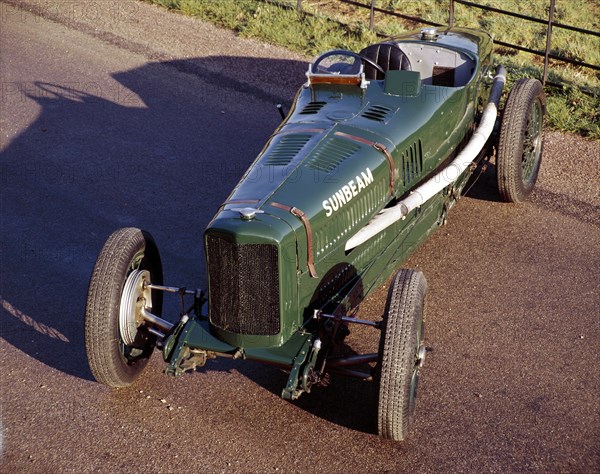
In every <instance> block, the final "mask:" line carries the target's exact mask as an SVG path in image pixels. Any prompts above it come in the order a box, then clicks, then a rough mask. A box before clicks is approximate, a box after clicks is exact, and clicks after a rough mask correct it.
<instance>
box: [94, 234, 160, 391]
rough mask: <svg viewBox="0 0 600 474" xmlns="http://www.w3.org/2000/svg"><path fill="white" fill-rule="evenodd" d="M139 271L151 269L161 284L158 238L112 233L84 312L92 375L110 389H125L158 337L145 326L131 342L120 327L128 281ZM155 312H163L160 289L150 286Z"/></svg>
mask: <svg viewBox="0 0 600 474" xmlns="http://www.w3.org/2000/svg"><path fill="white" fill-rule="evenodd" d="M135 270H147V271H148V272H149V273H150V279H151V282H152V283H156V284H162V281H163V280H162V264H161V260H160V255H159V252H158V249H157V247H156V244H155V243H154V239H153V238H152V236H151V235H150V234H148V233H147V232H144V231H142V230H140V229H135V228H131V227H130V228H124V229H120V230H118V231H116V232H114V233H113V234H112V235H111V236H110V237H109V238H108V240H107V241H106V244H104V247H103V248H102V251H101V252H100V255H98V259H97V260H96V265H95V266H94V271H93V273H92V277H91V279H90V284H89V289H88V297H87V305H86V312H85V348H86V352H87V358H88V362H89V365H90V369H91V371H92V374H93V375H94V377H95V378H96V380H98V382H101V383H104V384H106V385H108V386H110V387H115V388H120V387H127V386H129V385H131V384H132V383H133V381H134V380H135V379H136V378H137V376H138V375H139V374H140V373H141V371H142V370H143V369H144V367H145V366H146V364H147V363H148V360H149V358H150V356H151V355H152V352H153V350H154V346H155V344H156V337H155V336H153V335H152V334H151V333H150V332H149V331H148V328H147V327H146V326H145V325H144V324H141V325H140V326H139V327H138V328H137V332H136V333H135V341H134V342H133V343H131V344H130V345H127V344H125V343H124V342H123V338H122V335H121V330H120V328H119V315H120V307H121V297H122V294H123V289H124V286H125V282H126V281H127V279H128V277H129V275H130V274H132V272H134V271H135ZM151 296H152V313H154V314H156V315H157V316H160V315H161V312H162V292H160V291H155V290H152V292H151Z"/></svg>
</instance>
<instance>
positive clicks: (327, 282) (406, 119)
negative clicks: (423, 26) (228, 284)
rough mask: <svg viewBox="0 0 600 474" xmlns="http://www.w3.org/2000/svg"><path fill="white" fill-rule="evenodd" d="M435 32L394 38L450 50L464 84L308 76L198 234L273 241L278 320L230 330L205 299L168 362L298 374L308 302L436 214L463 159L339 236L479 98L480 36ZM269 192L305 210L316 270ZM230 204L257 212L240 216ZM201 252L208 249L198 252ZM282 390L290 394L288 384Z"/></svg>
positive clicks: (302, 233) (344, 282) (410, 243)
mask: <svg viewBox="0 0 600 474" xmlns="http://www.w3.org/2000/svg"><path fill="white" fill-rule="evenodd" d="M440 33H441V34H440V35H439V37H438V38H437V41H435V42H433V43H432V42H431V41H423V40H421V39H420V35H418V34H410V35H406V36H403V37H399V38H395V39H394V41H397V42H398V43H399V45H400V47H401V48H403V47H405V46H406V47H407V48H408V49H410V50H411V51H416V50H418V49H419V48H420V47H421V45H424V48H425V51H424V54H435V50H436V49H438V50H439V49H442V50H444V49H445V50H448V51H450V52H452V51H458V52H460V54H461V55H462V57H465V58H467V59H468V64H469V65H470V66H471V71H470V72H469V78H468V80H467V81H466V83H465V84H464V85H461V86H453V87H449V86H441V85H433V84H431V83H427V82H428V81H425V80H422V79H421V75H420V73H419V72H418V71H415V70H414V69H415V68H413V71H389V72H388V73H387V75H386V78H385V80H371V81H370V82H369V83H368V85H366V87H360V86H357V85H341V84H312V85H309V84H308V83H307V84H306V85H305V86H303V87H302V88H301V89H300V91H299V92H298V94H297V96H296V99H295V101H294V104H293V107H292V109H291V110H290V112H289V114H288V116H287V117H286V119H285V120H284V121H283V123H282V124H281V125H280V126H279V127H278V129H277V130H276V131H275V133H274V134H273V135H272V136H271V138H270V139H269V141H268V142H267V144H266V145H265V147H264V148H263V150H262V151H261V153H260V154H259V156H258V158H257V159H256V160H255V162H254V163H253V164H252V165H251V166H250V168H249V169H248V171H247V172H246V173H245V175H244V176H243V177H242V179H241V181H240V182H239V184H238V185H237V186H236V188H235V189H234V190H233V192H232V193H231V195H230V197H229V198H228V200H227V201H226V203H225V204H224V205H223V206H222V207H221V208H220V209H219V211H218V212H217V214H216V215H215V217H214V218H213V220H212V221H211V222H210V224H209V226H208V227H207V229H206V231H205V239H206V238H208V237H209V236H214V237H218V238H221V239H225V240H227V241H229V242H232V243H234V244H236V245H245V244H261V243H262V244H273V245H275V246H276V247H277V249H278V271H279V282H278V283H279V317H280V331H279V332H278V334H276V335H273V334H271V335H253V334H237V333H235V332H231V331H228V330H226V329H224V328H220V327H217V326H215V325H213V324H211V323H210V319H209V318H210V314H211V313H210V305H211V302H210V300H209V305H208V307H209V312H208V316H209V318H207V320H205V321H201V320H200V319H198V318H191V319H190V320H189V321H187V322H185V324H180V326H179V327H178V328H177V329H176V330H175V331H174V332H173V333H172V335H171V337H170V338H169V339H167V341H166V344H165V349H164V356H165V359H166V360H167V361H168V362H170V364H171V365H170V369H171V372H172V373H176V372H177V367H179V366H181V362H182V360H184V359H185V355H186V354H187V352H186V351H184V349H185V348H188V349H202V350H206V351H209V352H214V353H217V354H236V355H237V356H240V357H245V358H250V359H257V360H262V361H266V362H270V363H275V364H277V365H281V366H287V367H290V368H291V369H292V372H293V371H294V370H295V371H296V380H297V377H298V373H299V371H300V367H302V365H303V364H305V363H306V361H307V360H308V357H309V355H310V351H309V350H308V349H309V346H310V343H311V341H312V338H313V337H314V327H313V325H314V323H313V320H312V315H313V312H314V310H315V309H322V310H324V311H326V312H330V313H334V314H347V313H349V312H351V311H352V310H353V309H355V307H356V306H357V305H358V304H359V303H360V301H361V300H362V299H363V298H364V297H365V296H366V295H367V294H368V293H369V292H370V291H372V290H373V289H375V288H376V287H377V286H378V285H379V284H381V283H382V282H383V281H385V280H386V279H387V278H388V277H389V275H390V274H391V272H392V271H393V270H394V269H396V268H397V267H398V266H399V265H400V264H402V262H403V261H405V260H406V258H407V257H408V256H409V255H410V254H411V252H413V251H414V250H415V249H416V248H417V246H418V245H419V244H420V243H422V242H423V241H424V240H425V239H426V237H427V236H428V235H429V234H430V233H431V232H432V231H433V230H434V229H436V228H437V227H438V226H439V225H441V224H442V223H443V222H444V220H445V218H446V212H447V210H448V209H449V208H450V207H451V206H452V204H453V203H454V201H455V200H456V199H457V198H458V196H459V195H460V191H461V189H462V187H463V186H464V185H465V184H466V182H467V180H468V178H469V176H470V173H471V172H472V170H471V169H469V170H467V171H466V172H465V173H463V175H462V176H461V177H460V178H459V179H458V180H457V181H456V183H455V184H454V185H453V186H449V187H447V188H446V189H444V190H443V191H442V192H441V193H439V194H438V195H436V196H435V197H434V198H432V199H431V200H429V201H428V202H427V203H426V204H425V205H423V206H422V207H420V208H418V209H416V210H414V211H412V212H411V213H410V214H409V215H408V216H407V217H406V218H405V219H403V220H401V221H398V222H397V223H396V224H394V225H392V226H390V227H388V228H387V229H385V230H384V231H382V232H381V233H379V234H378V235H376V236H375V237H373V238H371V239H370V240H368V241H367V242H365V243H363V244H361V245H359V246H358V247H356V248H354V249H352V250H350V251H346V250H345V244H346V242H347V241H348V239H349V238H350V237H351V236H352V235H354V234H355V233H356V232H357V231H358V230H360V229H361V228H362V227H363V226H365V225H366V224H367V223H368V222H369V220H370V219H371V218H372V217H373V216H375V215H376V214H377V213H378V212H379V211H381V210H382V209H384V208H385V207H387V206H391V205H393V204H395V203H396V202H397V201H398V200H399V199H401V198H402V197H403V196H405V195H407V194H408V193H410V191H411V190H412V189H413V188H415V187H416V186H418V185H419V184H422V183H423V181H425V180H426V179H427V177H428V176H432V175H433V174H435V173H436V172H437V171H440V170H441V169H442V168H443V167H444V166H445V165H446V164H447V163H448V162H449V161H450V160H451V159H452V158H453V156H455V154H456V153H457V151H458V150H460V148H461V146H462V145H464V143H465V142H466V140H467V139H468V138H469V136H470V132H471V131H472V130H473V128H474V126H475V124H476V122H477V119H478V114H479V112H480V110H481V106H482V105H483V104H485V102H486V101H487V96H488V94H489V86H490V84H491V77H490V76H491V75H490V68H491V51H492V41H491V39H490V37H489V36H488V35H487V34H485V33H482V32H479V31H476V30H467V29H458V28H455V29H451V30H447V31H444V32H440ZM411 48H412V49H411ZM411 60H412V61H417V59H415V58H411ZM349 137H350V138H349ZM357 138H358V139H357ZM360 139H362V141H361V140H360ZM373 143H378V144H381V145H384V146H385V148H386V149H387V150H388V151H389V153H390V155H391V157H392V159H393V180H392V179H391V176H390V164H389V162H388V159H387V158H386V154H385V153H384V152H382V151H381V149H378V148H376V147H374V146H372V144H373ZM449 172H451V170H449ZM392 181H393V186H391V187H390V183H391V182H392ZM273 203H279V204H282V205H284V207H285V206H289V207H295V208H297V209H300V210H301V211H303V212H304V213H305V215H306V218H307V219H308V221H309V223H310V229H311V233H312V252H313V258H314V269H315V270H316V274H317V275H318V276H317V277H316V278H315V277H314V276H313V275H311V272H310V271H309V266H308V262H309V255H308V247H307V242H308V239H307V232H306V227H305V223H304V222H303V221H302V220H301V219H300V218H298V217H297V216H296V215H294V214H292V213H291V212H289V210H286V209H285V208H283V209H282V208H279V207H274V206H273V205H272V204H273ZM240 207H251V208H254V209H257V210H259V211H262V213H260V212H259V213H257V214H256V215H255V216H254V217H253V218H251V219H243V218H242V217H241V215H240V212H239V208H240ZM336 208H337V209H336ZM210 259H211V254H210V252H208V251H207V263H210ZM209 266H210V265H208V267H209ZM213 277H214V275H211V274H210V272H209V275H208V285H209V294H210V292H211V291H213V294H214V292H215V291H218V288H216V287H212V288H211V285H213V284H214V281H215V280H214V278H213ZM260 297H261V295H256V298H260ZM188 352H189V351H188ZM291 379H292V377H291V378H290V380H291ZM291 383H292V384H293V381H292V382H291ZM287 389H288V390H289V391H290V392H289V393H288V395H290V394H291V392H293V390H294V387H288V388H287ZM284 392H285V391H284ZM290 398H294V397H293V395H290Z"/></svg>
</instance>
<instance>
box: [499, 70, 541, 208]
mask: <svg viewBox="0 0 600 474" xmlns="http://www.w3.org/2000/svg"><path fill="white" fill-rule="evenodd" d="M545 106H546V99H545V95H544V88H543V87H542V84H541V83H540V81H538V80H536V79H520V80H519V81H517V82H516V83H515V85H514V87H513V89H512V90H511V92H510V94H509V96H508V100H507V102H506V107H505V108H504V116H503V118H502V126H501V128H500V139H499V141H498V154H497V157H496V171H497V179H498V191H499V193H500V197H501V198H502V199H503V200H504V201H507V202H522V201H524V200H525V199H526V198H527V197H528V196H529V194H531V191H533V188H534V186H535V183H536V181H537V177H538V173H539V170H540V165H541V162H542V152H543V147H544V137H543V128H544V114H545Z"/></svg>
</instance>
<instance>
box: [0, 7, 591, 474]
mask: <svg viewBox="0 0 600 474" xmlns="http://www.w3.org/2000/svg"><path fill="white" fill-rule="evenodd" d="M19 4H20V5H22V6H25V7H27V8H29V9H30V10H31V9H32V10H33V11H31V12H28V11H27V9H19V8H17V7H16V6H15V5H19ZM0 7H1V17H0V33H1V38H0V41H1V44H0V47H1V48H0V74H1V85H2V91H1V92H2V94H1V104H0V107H1V109H0V110H1V112H0V113H1V117H0V126H1V137H0V166H1V168H0V173H1V193H2V194H1V197H2V209H1V216H2V221H1V231H2V236H1V251H2V253H1V267H0V277H1V291H0V306H1V308H0V353H1V367H0V368H1V372H0V375H1V381H0V382H1V389H0V390H1V397H0V399H1V408H0V419H1V433H2V437H1V438H0V440H1V441H0V443H1V444H0V449H1V450H2V454H1V456H2V460H1V465H0V470H1V471H2V472H7V473H8V472H52V473H54V472H77V473H80V472H92V471H94V472H127V473H152V472H161V473H165V472H276V471H280V472H328V473H329V472H334V473H342V472H344V473H359V472H412V471H420V472H499V473H504V472H574V473H592V472H600V396H599V395H598V394H600V370H599V364H598V363H599V353H600V312H599V307H600V298H599V296H598V293H599V291H598V281H600V269H599V268H600V266H599V260H600V258H599V257H600V212H599V211H600V196H599V190H600V170H599V160H600V157H599V155H600V147H599V144H598V142H592V141H587V140H584V139H581V138H577V137H572V136H566V135H560V134H558V133H549V134H548V135H547V140H546V150H545V155H544V163H543V165H542V171H541V175H540V178H539V183H538V187H537V189H536V192H535V194H534V195H533V196H532V199H531V200H530V201H529V202H527V203H526V204H524V205H521V206H514V205H507V204H503V203H500V202H499V201H498V195H497V193H496V191H495V189H494V181H493V179H494V178H493V173H491V174H486V175H485V176H484V177H483V178H482V179H481V180H480V181H479V182H478V183H477V184H476V186H475V187H474V188H473V189H472V190H471V192H470V193H469V195H467V196H466V197H465V198H464V199H462V200H461V201H460V202H459V204H458V205H457V206H456V207H455V208H454V209H453V210H452V212H451V215H450V221H449V223H448V225H446V226H445V227H443V228H441V229H440V230H438V231H437V232H436V233H435V234H434V235H433V236H432V238H431V239H430V240H429V241H428V242H426V243H425V244H424V245H423V246H422V247H421V248H420V249H419V250H418V251H417V252H416V253H415V254H414V255H413V256H412V257H411V259H410V261H409V262H408V263H407V266H411V267H416V268H420V269H422V270H423V271H424V272H425V274H426V276H427V279H428V281H429V290H430V291H429V295H428V302H427V340H428V345H429V347H430V348H431V351H430V352H429V354H428V358H427V362H426V367H425V369H424V371H423V376H422V379H421V385H420V387H419V388H420V392H419V398H418V406H417V420H416V425H415V428H414V431H413V432H412V434H411V437H410V438H409V439H408V440H407V441H405V442H403V443H393V442H388V441H384V440H381V439H379V438H378V437H377V436H376V435H374V429H375V424H374V420H373V418H372V409H373V405H372V403H373V399H372V395H371V394H372V392H371V390H372V386H371V385H370V384H368V383H363V382H359V381H354V380H347V379H341V378H335V377H334V378H332V380H331V384H330V385H329V386H328V387H324V388H319V389H315V390H314V391H313V393H312V394H310V395H308V396H305V397H303V398H301V399H300V400H299V401H298V402H294V403H290V402H287V401H285V400H283V399H281V398H280V396H279V394H280V392H281V388H282V387H283V385H284V384H285V381H286V374H285V373H284V372H282V371H280V370H278V369H276V368H272V367H265V366H262V365H259V364H253V363H242V362H233V361H228V360H217V361H213V362H211V363H209V364H208V365H207V366H206V367H205V368H203V369H199V370H197V371H196V372H195V373H192V374H186V375H185V376H183V377H181V378H178V379H173V378H170V377H168V376H166V375H165V374H163V373H162V369H163V364H162V361H161V358H160V356H159V355H158V354H156V355H155V356H154V357H153V359H152V360H151V363H150V364H149V367H148V369H147V370H146V372H145V373H144V375H143V377H142V378H141V379H140V380H139V383H136V385H135V386H133V387H132V388H130V389H125V390H118V391H113V390H110V389H108V388H107V387H104V386H102V385H100V384H98V383H97V382H95V381H94V380H93V379H92V377H91V374H90V372H89V369H88V366H87V362H86V359H85V352H84V344H83V313H84V306H85V298H86V291H87V284H88V278H89V275H90V272H91V270H92V267H93V264H94V261H95V258H96V255H97V254H98V252H99V250H100V248H101V247H102V245H103V243H104V241H105V239H106V238H107V236H108V235H109V234H110V233H111V232H112V231H113V230H115V229H117V228H119V227H123V226H137V227H141V228H144V229H147V230H149V231H150V232H152V233H153V235H154V236H155V238H156V240H157V242H158V245H159V247H160V249H161V252H162V257H163V261H164V266H165V277H166V281H167V282H168V283H169V284H172V285H186V286H188V287H195V286H198V287H202V286H203V285H204V281H205V277H204V264H203V255H202V248H201V235H202V231H203V229H204V227H205V226H206V224H207V223H208V221H209V220H210V218H211V217H212V214H213V213H214V211H215V210H216V208H217V206H218V205H219V204H220V203H221V202H222V201H223V200H224V199H225V198H226V197H227V195H228V193H229V191H230V189H231V188H232V187H233V186H234V185H235V183H236V182H237V180H238V179H239V177H240V176H241V174H242V173H243V171H244V170H245V168H246V167H247V166H248V164H249V163H250V162H251V161H252V160H253V159H254V157H255V156H256V154H257V153H258V152H259V151H260V149H261V147H262V145H263V143H264V142H265V140H266V139H267V138H268V137H269V135H270V133H271V132H272V130H273V129H274V128H275V127H276V126H277V124H278V121H279V117H278V114H277V112H276V110H275V107H274V104H275V103H276V102H278V101H280V100H283V101H284V103H285V104H288V105H289V103H290V102H291V98H292V97H293V93H294V89H295V88H296V87H298V86H299V85H300V84H301V83H302V81H303V76H302V74H303V72H304V69H305V67H306V64H305V62H304V61H305V58H301V57H299V56H297V55H294V54H292V53H289V52H287V51H285V50H282V49H279V48H274V47H272V46H268V45H264V44H262V43H260V42H256V41H249V40H245V39H241V38H237V37H236V36H235V35H233V34H232V33H231V32H228V31H223V30H219V29H217V28H214V27H212V26H210V25H207V24H205V23H202V22H197V21H194V20H192V19H189V18H185V17H182V16H180V15H175V14H170V13H167V12H164V11H162V10H160V9H158V8H155V7H152V6H149V5H146V4H143V3H137V2H134V1H130V0H123V1H119V2H117V1H114V2H83V1H82V2H76V1H73V2H39V1H34V0H32V1H16V0H13V1H11V2H8V3H0ZM386 291H387V289H386V288H383V289H381V290H380V291H378V292H377V293H376V294H374V295H372V296H371V297H369V298H368V300H367V301H366V302H365V304H364V306H363V309H362V316H363V317H365V318H371V319H377V317H378V315H380V314H381V311H382V309H383V306H384V301H385V295H386ZM168 310H169V311H170V312H171V314H173V316H175V315H176V314H177V305H176V302H173V303H171V304H170V305H169V306H168ZM349 342H350V344H351V345H353V344H354V345H355V347H357V348H362V347H366V346H367V345H369V344H376V342H377V335H376V334H375V333H374V332H369V331H367V330H365V331H364V332H357V333H354V334H353V335H352V336H351V339H350V341H349Z"/></svg>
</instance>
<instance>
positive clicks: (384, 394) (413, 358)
mask: <svg viewBox="0 0 600 474" xmlns="http://www.w3.org/2000/svg"><path fill="white" fill-rule="evenodd" d="M426 293H427V280H426V279H425V276H424V275H423V273H422V272H420V271H416V270H406V269H402V270H400V271H399V272H398V273H396V276H395V277H394V279H393V283H392V285H391V286H390V291H389V294H388V301H387V305H386V310H385V314H384V317H383V326H382V333H381V339H380V343H379V364H378V371H377V378H378V379H379V396H378V410H377V411H378V432H379V435H380V436H381V437H383V438H386V439H391V440H395V441H402V440H403V439H404V438H406V436H407V434H408V431H409V429H410V427H411V425H412V423H413V420H414V414H415V403H416V396H417V385H418V381H419V369H420V367H421V365H422V362H423V359H424V357H425V345H424V343H423V331H424V328H423V312H424V308H425V294H426Z"/></svg>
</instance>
